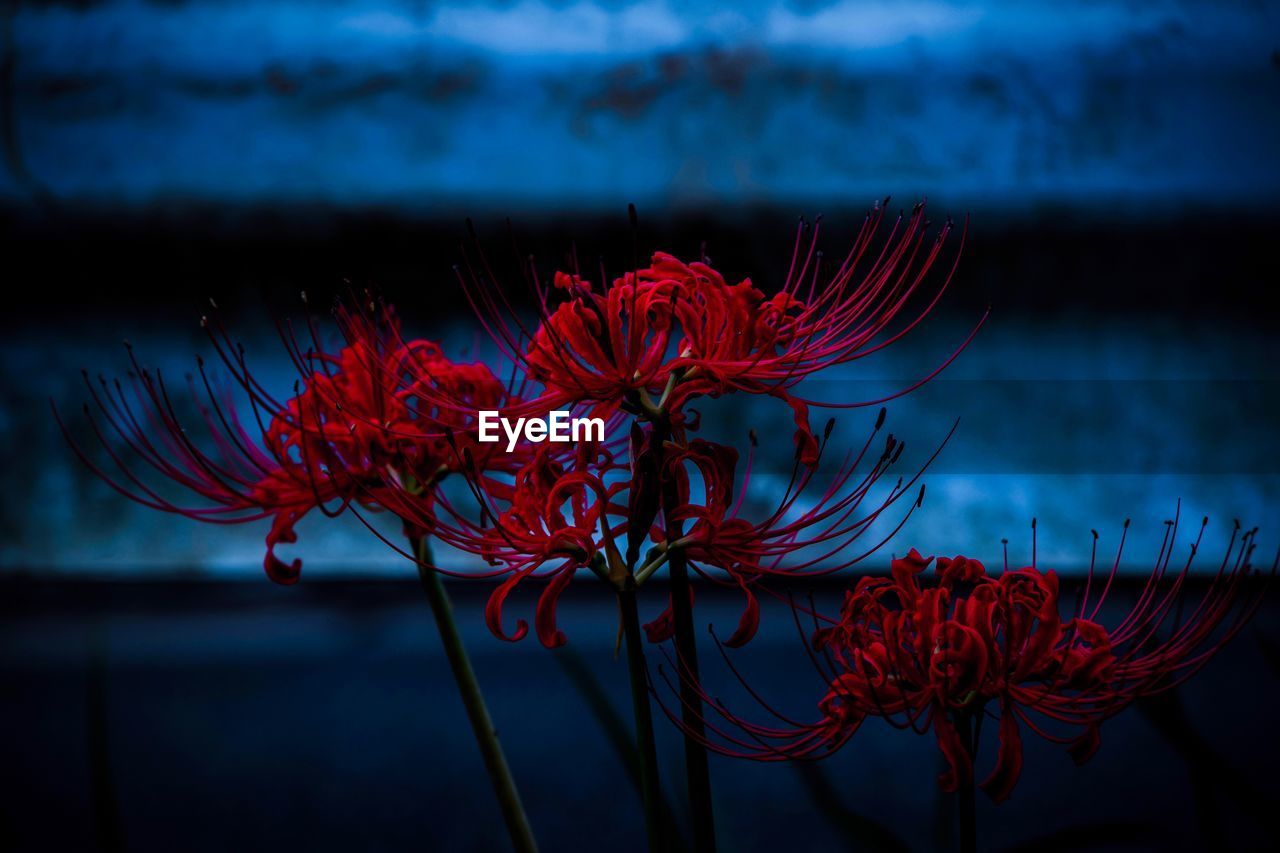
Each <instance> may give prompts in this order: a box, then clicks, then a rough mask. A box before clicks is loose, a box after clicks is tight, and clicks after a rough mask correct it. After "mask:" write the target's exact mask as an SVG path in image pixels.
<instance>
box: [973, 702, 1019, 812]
mask: <svg viewBox="0 0 1280 853" xmlns="http://www.w3.org/2000/svg"><path fill="white" fill-rule="evenodd" d="M1021 774H1022V735H1021V734H1020V733H1019V732H1018V719H1017V717H1015V716H1014V713H1013V708H1012V707H1010V706H1009V705H1008V704H1007V703H1006V704H1005V706H1004V708H1002V709H1001V711H1000V750H999V752H998V753H997V755H996V766H995V768H994V769H993V770H992V771H991V775H990V776H988V777H987V778H986V779H984V780H983V782H982V790H983V791H985V792H986V794H987V796H988V797H990V798H991V799H992V800H993V801H995V802H997V803H1003V802H1004V801H1005V800H1007V799H1008V798H1009V794H1011V793H1013V786H1014V785H1016V784H1018V777H1019V776H1020V775H1021Z"/></svg>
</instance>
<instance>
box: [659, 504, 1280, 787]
mask: <svg viewBox="0 0 1280 853" xmlns="http://www.w3.org/2000/svg"><path fill="white" fill-rule="evenodd" d="M1207 522H1208V520H1207V519H1206V520H1205V524H1207ZM1169 524H1170V529H1169V532H1168V533H1167V535H1166V537H1165V544H1164V546H1162V549H1161V552H1160V555H1159V557H1158V558H1157V560H1156V564H1155V567H1154V568H1153V570H1152V572H1151V575H1150V576H1149V577H1148V579H1147V582H1146V584H1145V586H1144V587H1143V589H1142V590H1141V591H1140V593H1139V595H1138V597H1137V603H1136V604H1135V605H1134V606H1133V607H1132V608H1131V609H1130V610H1129V611H1128V613H1127V614H1125V615H1124V616H1123V617H1122V618H1120V619H1119V620H1116V621H1115V623H1114V624H1112V625H1111V626H1110V627H1106V626H1104V625H1103V624H1102V623H1101V622H1099V621H1096V620H1097V617H1098V615H1099V611H1100V610H1102V608H1103V604H1104V600H1105V599H1106V597H1107V594H1108V592H1110V590H1111V587H1112V586H1113V581H1114V579H1115V576H1116V573H1117V569H1118V566H1119V562H1120V557H1119V553H1118V554H1117V557H1116V562H1115V565H1113V567H1112V569H1111V572H1110V574H1109V576H1108V578H1107V580H1106V585H1105V587H1104V589H1103V591H1102V592H1101V594H1100V595H1097V597H1096V598H1093V597H1091V592H1093V591H1094V586H1095V583H1094V582H1095V578H1094V572H1093V569H1092V563H1091V568H1090V573H1089V578H1088V580H1087V581H1086V584H1085V586H1084V590H1083V592H1082V594H1081V596H1080V597H1079V599H1078V601H1079V603H1078V604H1077V605H1076V607H1075V611H1074V615H1072V616H1071V617H1069V618H1066V619H1064V618H1063V617H1062V616H1061V615H1060V614H1061V601H1060V589H1059V581H1058V577H1057V575H1056V574H1055V573H1054V572H1052V571H1047V572H1042V571H1041V570H1040V569H1038V568H1037V567H1035V566H1030V567H1026V568H1021V569H1015V570H1007V569H1006V570H1005V571H1004V572H1003V573H1001V574H1000V575H998V576H995V577H992V576H990V575H988V574H987V573H986V570H985V567H984V566H983V565H982V563H980V562H978V561H976V560H972V559H968V558H965V557H956V558H954V559H945V558H940V559H938V560H937V561H936V563H935V562H934V560H933V558H931V557H924V556H922V555H921V554H920V553H919V552H918V551H916V550H914V549H912V550H911V551H910V552H909V553H908V554H907V555H906V556H905V557H903V558H900V559H896V560H893V561H892V564H891V570H890V576H889V577H864V578H862V579H861V580H859V582H858V583H857V585H856V587H855V588H854V589H853V590H852V591H850V592H848V593H846V596H845V600H844V605H843V607H842V608H841V611H840V614H839V616H838V617H837V618H835V619H830V620H824V621H826V622H827V624H826V626H825V627H821V628H819V629H818V630H817V631H816V632H815V634H814V636H813V642H812V647H813V650H814V652H816V653H817V655H818V657H815V658H814V660H815V662H816V663H818V664H819V668H820V670H822V671H823V672H824V675H825V679H826V681H827V687H826V691H825V694H824V695H823V697H822V698H821V699H820V700H819V702H818V707H819V710H820V712H821V715H822V716H821V719H819V720H818V721H817V722H814V723H812V724H807V725H797V724H792V723H789V724H788V726H787V727H785V728H781V729H779V728H776V727H770V726H762V725H758V724H755V723H751V722H749V721H746V720H744V719H742V718H741V717H738V716H736V715H734V714H732V713H730V712H729V711H728V710H727V709H726V708H724V707H723V706H722V705H717V704H715V703H712V704H713V707H715V708H716V710H717V712H718V713H720V714H721V715H722V716H723V717H724V718H725V719H726V720H728V721H729V722H730V723H731V724H732V725H733V726H736V727H737V728H738V729H739V730H740V731H742V732H743V733H744V735H745V737H739V736H736V735H733V734H732V733H730V732H728V731H726V730H725V729H724V728H723V727H721V728H719V729H714V730H715V731H716V732H717V733H718V738H717V739H714V740H712V742H711V743H710V745H711V746H712V747H713V748H716V749H718V750H720V751H721V752H724V753H726V754H733V755H740V756H744V757H750V758H755V759H760V760H776V759H783V758H805V757H812V756H818V755H823V754H826V753H828V752H831V751H833V750H835V749H837V748H839V747H840V746H841V745H842V744H843V743H844V742H845V741H847V740H848V739H849V738H850V737H852V736H853V734H854V733H855V732H856V731H857V730H858V728H859V727H860V726H861V725H862V723H863V722H864V721H865V720H866V719H867V718H868V717H880V718H883V719H886V720H888V721H889V722H890V723H892V724H893V725H895V726H897V727H901V728H906V727H911V728H914V729H915V730H916V731H919V732H924V731H927V730H928V729H930V728H932V729H933V730H934V733H935V736H936V738H937V741H938V746H939V748H940V749H941V751H942V753H943V755H944V756H945V758H946V761H947V764H948V771H947V772H946V773H944V774H943V775H942V776H941V777H940V779H939V782H940V784H941V786H942V787H943V789H944V790H955V789H956V788H957V787H958V786H959V785H960V784H962V783H963V782H964V781H965V780H967V779H968V778H970V776H971V774H972V772H973V761H974V756H973V753H972V750H973V747H974V741H973V740H972V739H971V737H972V736H971V735H970V734H969V733H968V726H970V725H978V726H980V724H981V721H982V719H984V718H985V717H992V718H996V719H998V723H999V748H998V750H997V756H996V763H995V765H994V767H993V768H992V770H991V771H990V772H989V774H988V775H987V776H986V778H985V780H984V781H983V782H982V787H983V789H984V790H985V791H986V792H987V793H988V794H989V795H990V796H991V797H992V798H993V799H994V800H996V801H997V802H998V801H1001V800H1003V799H1005V798H1006V797H1008V796H1009V794H1010V793H1011V792H1012V790H1013V788H1014V786H1015V785H1016V783H1017V781H1018V776H1019V774H1020V772H1021V768H1022V742H1021V732H1020V724H1025V725H1026V726H1027V727H1029V728H1030V729H1031V730H1032V731H1034V732H1035V733H1037V734H1040V735H1042V736H1044V737H1046V738H1048V739H1049V740H1052V741H1054V742H1057V743H1066V744H1069V746H1070V749H1069V751H1070V753H1071V755H1072V757H1073V758H1075V759H1076V761H1077V762H1078V763H1079V762H1083V761H1085V760H1087V759H1088V758H1089V757H1090V756H1091V755H1092V754H1093V752H1094V751H1095V750H1096V748H1097V746H1098V743H1099V740H1100V739H1099V730H1100V726H1101V724H1102V723H1103V722H1104V721H1105V720H1106V719H1107V718H1109V717H1111V716H1112V715H1114V714H1116V713H1118V712H1119V711H1121V710H1123V709H1124V708H1125V707H1127V706H1128V705H1129V704H1131V703H1132V702H1133V701H1135V700H1136V699H1137V698H1139V697H1141V696H1146V695H1151V694H1153V693H1157V692H1160V691H1163V690H1168V689H1170V688H1171V687H1173V686H1175V685H1177V684H1179V683H1181V682H1182V681H1183V680H1185V679H1186V678H1188V677H1189V676H1190V675H1191V674H1192V673H1194V672H1195V671H1196V670H1198V669H1199V668H1200V667H1201V666H1203V665H1204V664H1205V663H1206V662H1207V661H1208V660H1209V658H1210V657H1211V656H1212V655H1213V654H1214V653H1215V652H1216V651H1217V650H1218V649H1220V648H1221V647H1222V646H1223V645H1224V644H1225V643H1226V642H1227V641H1228V640H1229V639H1230V638H1231V637H1232V636H1234V635H1235V633H1236V632H1237V631H1239V630H1240V628H1241V627H1243V625H1244V624H1245V622H1246V621H1247V619H1248V618H1249V617H1250V616H1251V615H1252V613H1253V611H1254V610H1255V609H1256V606H1257V603H1258V597H1257V596H1260V590H1259V591H1258V594H1257V596H1255V595H1247V594H1246V582H1247V580H1248V579H1249V578H1250V577H1251V576H1252V575H1254V574H1255V573H1254V572H1253V571H1252V569H1251V568H1250V564H1249V557H1250V554H1251V552H1252V550H1253V547H1254V542H1253V540H1254V535H1255V531H1250V532H1249V533H1246V534H1244V535H1243V536H1238V535H1237V533H1238V530H1237V533H1233V534H1232V537H1231V541H1230V543H1229V544H1228V546H1227V551H1226V555H1225V556H1224V558H1223V561H1222V563H1221V566H1220V568H1219V570H1218V571H1217V573H1216V575H1215V576H1214V577H1213V578H1212V580H1211V581H1210V582H1209V583H1208V584H1207V585H1206V587H1205V590H1204V592H1203V594H1201V595H1200V596H1199V598H1198V600H1197V601H1188V600H1187V596H1186V595H1185V593H1186V591H1187V588H1188V587H1190V586H1192V585H1193V583H1194V581H1193V579H1192V575H1191V566H1192V561H1193V559H1194V557H1195V554H1196V552H1197V551H1198V550H1199V545H1200V541H1201V538H1202V537H1203V533H1204V526H1203V525H1202V526H1201V532H1200V537H1197V539H1196V542H1195V543H1194V544H1193V545H1192V546H1191V554H1190V556H1189V557H1188V559H1187V561H1186V563H1185V564H1184V565H1183V567H1182V568H1181V570H1179V571H1176V572H1171V571H1170V570H1169V564H1170V562H1171V560H1172V557H1173V552H1174V540H1175V539H1176V535H1177V521H1176V520H1175V521H1172V522H1169ZM1127 527H1128V523H1127V522H1126V530H1127ZM1121 549H1123V539H1122V540H1121ZM930 563H934V566H935V568H934V572H933V576H932V578H929V579H926V577H925V574H924V573H925V570H926V568H927V567H928V566H929V565H930ZM1274 571H1275V569H1274V567H1273V569H1272V574H1274ZM1170 622H1172V624H1171V625H1168V626H1167V627H1166V624H1167V623H1170ZM778 716H779V717H781V715H780V714H779V715H778ZM673 719H674V716H673ZM784 719H785V718H784ZM708 722H709V725H710V722H711V721H708ZM1061 728H1065V729H1066V733H1062V734H1060V733H1058V732H1056V731H1054V729H1061Z"/></svg>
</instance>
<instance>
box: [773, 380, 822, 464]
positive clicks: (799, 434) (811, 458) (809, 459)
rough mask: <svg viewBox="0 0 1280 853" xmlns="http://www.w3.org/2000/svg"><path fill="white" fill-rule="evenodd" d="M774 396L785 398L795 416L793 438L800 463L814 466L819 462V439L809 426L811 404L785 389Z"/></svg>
mask: <svg viewBox="0 0 1280 853" xmlns="http://www.w3.org/2000/svg"><path fill="white" fill-rule="evenodd" d="M774 396H775V397H781V398H782V399H783V400H785V401H786V402H787V405H788V406H790V407H791V411H792V413H793V415H794V416H795V422H796V431H795V436H794V437H793V440H794V441H795V445H796V452H797V454H798V455H799V457H800V464H802V465H804V466H805V467H808V468H812V467H814V466H815V465H817V464H818V439H816V438H815V437H814V435H813V430H812V429H810V427H809V405H808V404H807V403H805V402H804V401H803V400H799V399H797V398H795V397H792V396H791V395H790V394H788V393H786V392H785V391H778V392H776V393H775V394H774Z"/></svg>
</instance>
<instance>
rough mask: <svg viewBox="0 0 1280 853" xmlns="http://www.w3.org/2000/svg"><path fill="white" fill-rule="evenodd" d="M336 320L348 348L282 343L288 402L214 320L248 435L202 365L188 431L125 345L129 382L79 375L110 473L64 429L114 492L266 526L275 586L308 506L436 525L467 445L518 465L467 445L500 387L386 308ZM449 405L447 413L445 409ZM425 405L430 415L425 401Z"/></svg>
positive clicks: (288, 568)
mask: <svg viewBox="0 0 1280 853" xmlns="http://www.w3.org/2000/svg"><path fill="white" fill-rule="evenodd" d="M339 318H340V320H341V321H342V325H343V328H344V331H345V332H346V334H347V338H348V341H347V345H346V346H344V347H342V348H341V349H340V350H338V351H337V352H336V353H333V354H330V353H327V352H325V351H323V350H322V349H320V348H319V346H318V344H316V345H315V346H313V347H312V348H311V349H308V350H307V351H306V352H303V351H301V349H300V348H299V347H298V346H297V343H296V341H294V340H293V339H292V338H289V337H286V341H287V342H288V343H289V345H290V353H291V355H292V356H293V358H294V360H295V363H296V364H297V366H298V367H299V370H300V372H301V373H302V379H301V380H300V382H299V383H298V384H296V385H295V395H294V396H293V397H292V398H289V399H287V400H285V401H283V402H281V401H278V400H276V399H275V398H274V397H272V396H271V395H270V394H269V393H268V392H267V391H266V390H265V389H264V388H263V386H262V385H261V384H260V383H259V381H258V380H257V379H256V378H255V377H254V376H253V375H252V373H251V372H250V371H249V369H248V367H247V364H246V361H245V358H244V354H243V350H242V349H241V348H240V347H238V346H236V345H234V344H233V343H232V342H231V341H230V340H229V338H227V336H226V333H225V331H224V330H223V329H222V328H221V326H220V325H218V324H217V323H216V322H214V323H206V327H207V328H208V329H209V331H210V334H211V337H212V339H213V341H214V343H215V345H216V346H217V349H218V353H219V356H220V357H221V359H222V360H223V362H224V364H225V366H226V367H227V368H228V369H229V370H230V372H231V373H232V376H233V380H234V386H239V389H240V390H241V391H243V392H244V396H245V398H246V399H247V402H248V406H249V409H250V411H251V417H252V420H251V421H250V423H252V424H253V428H248V427H246V426H245V422H244V421H243V420H242V413H241V412H240V411H239V410H238V408H237V402H236V396H237V395H236V394H234V393H232V388H233V386H228V385H226V384H219V383H217V382H215V381H214V380H213V379H211V378H210V376H209V374H208V372H207V370H206V368H205V365H204V362H203V360H201V361H199V362H198V373H199V385H200V388H197V383H196V381H195V378H194V377H188V383H187V384H188V386H189V392H190V398H191V400H190V403H191V404H194V405H195V406H196V408H197V409H198V412H199V418H198V419H195V422H194V423H191V421H192V419H191V418H189V417H187V416H186V415H184V414H180V409H179V405H178V403H177V402H176V401H175V400H174V399H173V398H172V397H171V395H170V393H169V389H168V387H167V386H166V384H165V382H164V380H163V378H162V377H161V375H160V374H159V373H158V372H157V373H154V374H153V373H151V372H149V371H147V370H145V369H143V368H142V367H141V366H140V365H139V364H138V362H137V360H136V358H135V357H134V355H133V352H132V349H130V360H131V362H132V364H133V368H134V369H133V371H132V372H131V373H130V374H129V377H128V378H127V380H126V381H125V382H120V381H118V380H117V381H115V382H110V383H109V382H107V381H106V380H105V379H100V380H99V382H98V387H96V388H95V387H94V385H93V383H92V382H90V381H89V380H88V376H87V374H86V376H85V379H86V384H87V385H88V388H89V393H90V395H91V396H92V398H93V406H92V407H90V406H88V405H86V406H85V413H86V415H88V416H89V418H90V421H91V425H92V429H93V432H94V434H95V437H96V438H97V439H98V441H99V442H100V444H101V445H102V447H103V449H104V451H105V453H106V455H107V456H108V458H109V459H110V460H111V466H110V469H108V468H104V467H103V466H102V465H99V464H97V463H95V462H93V461H92V460H91V459H90V458H89V456H88V455H87V454H85V453H83V452H80V450H79V448H78V447H77V446H76V445H75V442H74V440H72V439H71V437H70V433H69V432H68V431H67V430H66V427H65V426H64V427H63V430H64V433H65V434H66V435H67V437H68V440H69V441H72V445H73V447H75V448H76V450H77V452H78V453H79V455H80V456H81V457H82V458H83V459H84V460H85V461H86V462H87V463H88V464H89V465H90V466H91V467H92V468H93V470H94V471H95V472H97V473H98V474H99V475H100V476H102V477H103V479H105V480H106V481H107V482H108V483H109V484H110V485H111V486H112V487H113V488H115V489H116V490H117V491H119V492H121V493H122V494H124V495H125V496H126V497H129V498H132V499H133V500H136V501H138V502H139V503H142V504H144V505H146V506H149V507H152V508H153V509H159V510H163V511H165V512H172V513H177V514H180V515H184V516H187V517H188V518H193V519H196V520H200V521H210V522H216V523H224V524H225V523H237V522H246V521H255V520H259V519H263V518H270V519H271V527H270V529H269V531H268V533H267V538H266V539H267V551H266V556H265V559H264V567H265V569H266V571H267V574H268V576H270V577H271V578H272V580H275V581H277V582H279V583H286V584H288V583H294V582H296V581H297V579H298V576H299V573H300V571H301V567H302V562H301V560H300V559H294V560H293V561H292V562H289V563H286V562H284V561H283V560H281V559H280V558H279V557H277V556H276V554H275V548H276V546H277V545H278V544H280V543H293V542H296V541H297V534H296V533H295V531H294V527H295V525H296V524H297V522H298V521H299V520H301V519H302V517H303V516H305V515H306V514H307V513H308V512H310V511H311V510H313V509H316V508H319V509H321V510H322V511H323V512H325V513H326V514H328V515H336V514H338V513H340V512H342V511H343V510H345V509H348V508H351V507H354V506H363V507H365V508H368V509H375V510H377V509H384V508H394V509H396V510H398V511H399V512H400V513H401V514H402V517H406V516H408V517H409V518H411V519H412V521H413V525H414V526H416V527H418V528H420V529H429V528H430V526H431V523H432V498H433V494H434V491H433V487H434V485H435V484H436V483H437V482H438V481H439V479H440V478H441V477H442V476H444V475H445V474H446V473H448V472H450V471H454V470H457V468H458V466H459V464H460V461H459V460H460V457H459V452H458V450H457V448H458V446H459V444H460V443H461V444H463V445H464V446H466V447H467V448H468V453H470V454H471V457H472V458H475V459H479V464H485V465H489V464H501V465H509V464H514V460H513V459H511V458H509V457H506V456H505V455H503V456H502V457H501V458H497V457H491V456H488V455H482V454H481V453H480V451H479V448H489V447H490V445H479V444H478V443H476V442H474V440H473V438H470V437H469V430H472V429H473V424H472V421H474V418H475V411H476V408H478V407H489V406H493V407H495V408H496V407H498V406H499V405H502V404H504V403H505V402H506V401H507V398H508V394H507V392H506V389H505V386H504V385H503V384H502V383H501V382H500V381H499V380H497V379H496V378H495V377H494V376H493V374H492V373H491V372H490V371H489V370H488V368H486V367H484V366H483V365H480V364H472V365H460V364H455V363H453V362H450V361H449V360H448V359H446V358H445V357H444V355H443V353H442V352H441V350H440V348H439V347H438V346H437V345H436V344H434V343H431V342H428V341H405V340H403V339H402V338H400V336H399V329H398V323H396V322H395V320H394V314H393V313H391V312H390V311H389V310H388V311H387V312H386V313H385V315H384V316H383V318H382V320H383V322H374V321H372V320H371V319H370V318H369V317H367V316H365V315H360V314H352V313H350V312H346V311H340V312H339ZM313 343H314V340H313ZM410 368H411V369H410ZM406 376H411V377H412V380H411V381H406V380H405V377H406ZM201 392H203V393H201ZM446 396H447V397H448V398H449V399H451V400H453V401H454V403H453V405H452V406H451V407H442V406H440V405H439V404H438V401H439V400H440V399H442V398H444V397H446ZM427 397H430V398H431V399H432V400H433V401H435V405H432V406H430V407H429V406H428V405H426V404H425V403H424V402H423V400H424V399H426V398H427ZM55 415H56V412H55ZM99 420H101V422H102V423H103V424H105V426H106V429H105V430H104V429H103V428H102V426H101V425H100V424H99ZM59 423H61V420H59ZM455 430H456V431H457V432H456V433H455V432H454V431H455ZM486 452H487V451H486ZM156 474H158V475H159V478H158V479H159V480H168V481H172V482H173V483H175V484H177V485H178V486H179V487H181V488H182V489H183V490H185V491H187V492H189V493H190V494H192V495H194V496H195V497H196V498H197V499H199V501H201V503H200V504H198V505H188V504H186V503H178V502H175V501H173V500H170V499H169V498H168V497H166V495H167V494H169V493H170V491H171V489H169V488H167V487H165V486H163V485H161V483H160V482H158V481H157V482H152V479H153V478H154V475H156ZM410 503H412V506H410Z"/></svg>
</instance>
